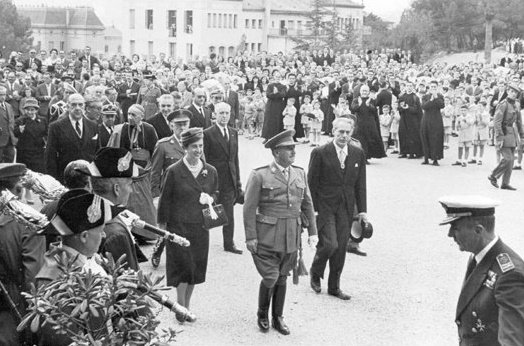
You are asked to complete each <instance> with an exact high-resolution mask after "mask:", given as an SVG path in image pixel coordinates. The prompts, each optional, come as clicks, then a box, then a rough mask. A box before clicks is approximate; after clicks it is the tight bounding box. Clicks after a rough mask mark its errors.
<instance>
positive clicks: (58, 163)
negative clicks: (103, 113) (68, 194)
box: [45, 94, 98, 181]
mask: <svg viewBox="0 0 524 346" xmlns="http://www.w3.org/2000/svg"><path fill="white" fill-rule="evenodd" d="M84 107H85V100H84V97H83V96H82V95H80V94H73V95H71V96H69V99H68V100H67V111H66V113H65V115H64V116H63V117H61V118H60V119H58V120H56V121H55V122H53V123H51V124H50V125H49V136H48V141H47V147H46V152H45V156H46V169H47V174H49V175H51V176H53V177H55V178H56V179H58V180H59V181H63V172H64V169H65V167H66V166H67V164H68V163H69V162H71V161H74V160H86V161H88V162H90V161H93V158H94V156H95V153H96V150H97V149H98V129H97V125H96V123H94V122H92V121H90V120H88V119H86V118H85V116H84V114H85V110H84Z"/></svg>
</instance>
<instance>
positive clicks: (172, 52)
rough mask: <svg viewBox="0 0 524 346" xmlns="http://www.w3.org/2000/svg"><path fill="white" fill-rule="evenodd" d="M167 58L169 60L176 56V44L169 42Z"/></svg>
mask: <svg viewBox="0 0 524 346" xmlns="http://www.w3.org/2000/svg"><path fill="white" fill-rule="evenodd" d="M169 56H170V57H171V58H173V57H175V56H176V43H174V42H169Z"/></svg>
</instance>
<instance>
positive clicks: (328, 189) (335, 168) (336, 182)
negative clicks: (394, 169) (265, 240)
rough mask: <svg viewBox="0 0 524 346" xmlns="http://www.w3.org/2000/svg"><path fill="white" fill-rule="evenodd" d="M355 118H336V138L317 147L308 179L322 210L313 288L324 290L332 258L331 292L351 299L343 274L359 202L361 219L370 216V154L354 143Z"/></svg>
mask: <svg viewBox="0 0 524 346" xmlns="http://www.w3.org/2000/svg"><path fill="white" fill-rule="evenodd" d="M353 129H354V121H353V120H352V119H348V118H337V119H336V120H335V121H334V122H333V134H334V136H335V138H334V140H333V142H330V143H327V144H325V145H323V146H321V147H318V148H315V149H313V151H312V152H311V159H310V161H309V172H308V182H309V188H310V189H311V197H312V199H313V205H314V207H315V211H317V212H318V217H317V229H318V237H319V243H318V245H317V252H316V254H315V258H314V259H313V264H312V265H311V288H312V289H313V290H314V291H315V292H317V293H320V291H321V286H320V279H321V278H324V270H325V268H326V264H327V261H328V260H329V278H328V294H330V295H332V296H335V297H337V298H340V299H342V300H349V299H350V298H351V297H350V296H349V295H347V294H345V293H344V292H342V290H341V289H340V275H341V274H342V269H343V268H344V262H345V259H346V245H347V243H348V240H349V231H350V229H351V224H352V222H353V214H354V208H355V205H356V207H357V211H358V215H359V218H360V220H361V221H362V220H365V219H366V210H367V202H366V155H365V154H364V151H363V150H362V149H361V148H359V147H357V146H355V145H353V144H351V134H352V133H353Z"/></svg>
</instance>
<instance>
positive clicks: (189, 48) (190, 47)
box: [186, 43, 193, 60]
mask: <svg viewBox="0 0 524 346" xmlns="http://www.w3.org/2000/svg"><path fill="white" fill-rule="evenodd" d="M192 58H193V44H192V43H188V44H187V45H186V60H191V59H192Z"/></svg>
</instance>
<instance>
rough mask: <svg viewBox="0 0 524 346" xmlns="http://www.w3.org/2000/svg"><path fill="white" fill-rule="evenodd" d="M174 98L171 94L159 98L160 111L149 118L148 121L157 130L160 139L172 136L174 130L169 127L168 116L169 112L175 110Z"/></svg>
mask: <svg viewBox="0 0 524 346" xmlns="http://www.w3.org/2000/svg"><path fill="white" fill-rule="evenodd" d="M174 103H175V102H174V100H173V96H171V94H163V95H161V96H160V97H159V98H158V107H159V108H160V112H158V113H157V114H155V115H153V116H152V117H151V118H149V119H147V120H146V122H147V123H149V124H151V125H152V126H153V127H154V128H155V131H156V134H157V136H158V139H162V138H166V137H171V136H172V135H173V131H171V128H170V127H169V121H168V120H167V117H168V116H169V114H171V113H173V110H174Z"/></svg>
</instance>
